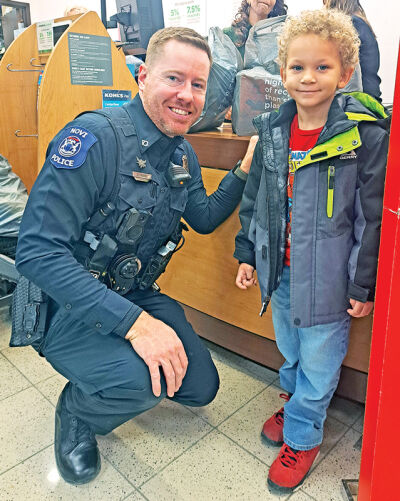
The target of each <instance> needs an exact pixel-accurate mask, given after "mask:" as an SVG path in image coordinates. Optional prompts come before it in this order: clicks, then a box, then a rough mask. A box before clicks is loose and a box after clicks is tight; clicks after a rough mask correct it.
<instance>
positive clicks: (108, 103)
mask: <svg viewBox="0 0 400 501" xmlns="http://www.w3.org/2000/svg"><path fill="white" fill-rule="evenodd" d="M102 93H103V108H114V107H115V106H122V105H123V104H124V103H127V102H128V101H130V100H131V99H132V93H131V91H130V90H114V89H103V90H102Z"/></svg>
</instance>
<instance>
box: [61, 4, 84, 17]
mask: <svg viewBox="0 0 400 501" xmlns="http://www.w3.org/2000/svg"><path fill="white" fill-rule="evenodd" d="M86 12H89V11H88V9H87V8H86V7H82V6H80V5H74V6H72V7H67V8H66V9H65V11H64V17H68V16H76V15H77V14H86Z"/></svg>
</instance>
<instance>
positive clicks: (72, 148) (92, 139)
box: [49, 126, 97, 169]
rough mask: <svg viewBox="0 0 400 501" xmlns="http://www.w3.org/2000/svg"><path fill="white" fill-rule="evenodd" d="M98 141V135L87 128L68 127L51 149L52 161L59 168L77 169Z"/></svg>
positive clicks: (50, 157)
mask: <svg viewBox="0 0 400 501" xmlns="http://www.w3.org/2000/svg"><path fill="white" fill-rule="evenodd" d="M96 142H97V138H96V136H95V135H93V134H92V133H91V132H90V131H88V130H87V129H85V128H83V127H76V126H71V127H67V128H66V129H64V131H63V133H62V134H61V136H60V139H59V140H58V141H57V143H56V144H55V145H54V146H53V148H52V149H51V152H50V155H49V159H50V162H51V163H52V164H53V165H54V167H57V169H77V168H78V167H80V166H81V165H82V164H83V162H84V161H85V160H86V157H87V154H88V151H89V150H90V148H91V147H92V146H93V145H94V143H96Z"/></svg>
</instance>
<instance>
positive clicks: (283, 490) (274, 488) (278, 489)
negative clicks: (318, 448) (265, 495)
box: [267, 452, 320, 496]
mask: <svg viewBox="0 0 400 501" xmlns="http://www.w3.org/2000/svg"><path fill="white" fill-rule="evenodd" d="M319 454H320V453H319V452H318V454H317V455H316V456H315V459H314V462H313V464H312V465H311V468H310V469H309V470H308V472H307V473H306V474H305V475H304V477H303V478H302V480H301V482H299V483H298V484H297V485H295V486H294V487H282V486H281V485H278V484H275V483H274V482H272V480H270V479H269V478H268V479H267V484H268V489H269V491H270V493H271V494H277V495H279V496H281V495H284V494H291V493H293V492H294V491H295V490H297V489H298V488H299V487H301V485H302V484H303V482H304V480H305V479H306V478H307V477H308V475H310V473H311V472H312V471H313V469H314V468H315V466H316V464H315V462H316V460H317V459H318V456H319Z"/></svg>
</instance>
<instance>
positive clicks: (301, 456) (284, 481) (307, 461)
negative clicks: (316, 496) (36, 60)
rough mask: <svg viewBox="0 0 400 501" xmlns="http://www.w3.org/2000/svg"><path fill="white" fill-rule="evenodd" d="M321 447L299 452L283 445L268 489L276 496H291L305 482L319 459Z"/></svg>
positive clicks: (269, 478)
mask: <svg viewBox="0 0 400 501" xmlns="http://www.w3.org/2000/svg"><path fill="white" fill-rule="evenodd" d="M319 449H320V446H319V445H318V446H317V447H314V449H311V450H309V451H297V450H293V449H292V448H291V447H289V446H288V445H286V444H285V443H284V444H283V446H282V448H281V450H280V451H279V454H278V457H277V458H276V459H275V461H274V462H273V463H272V465H271V468H270V469H269V473H268V487H269V488H270V490H271V492H273V493H275V494H289V493H291V492H293V491H294V489H295V488H296V487H298V486H299V485H301V484H302V483H303V482H304V479H305V478H306V476H307V475H308V473H309V471H310V469H311V466H312V464H313V463H314V461H315V460H316V459H317V457H318V454H319Z"/></svg>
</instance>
